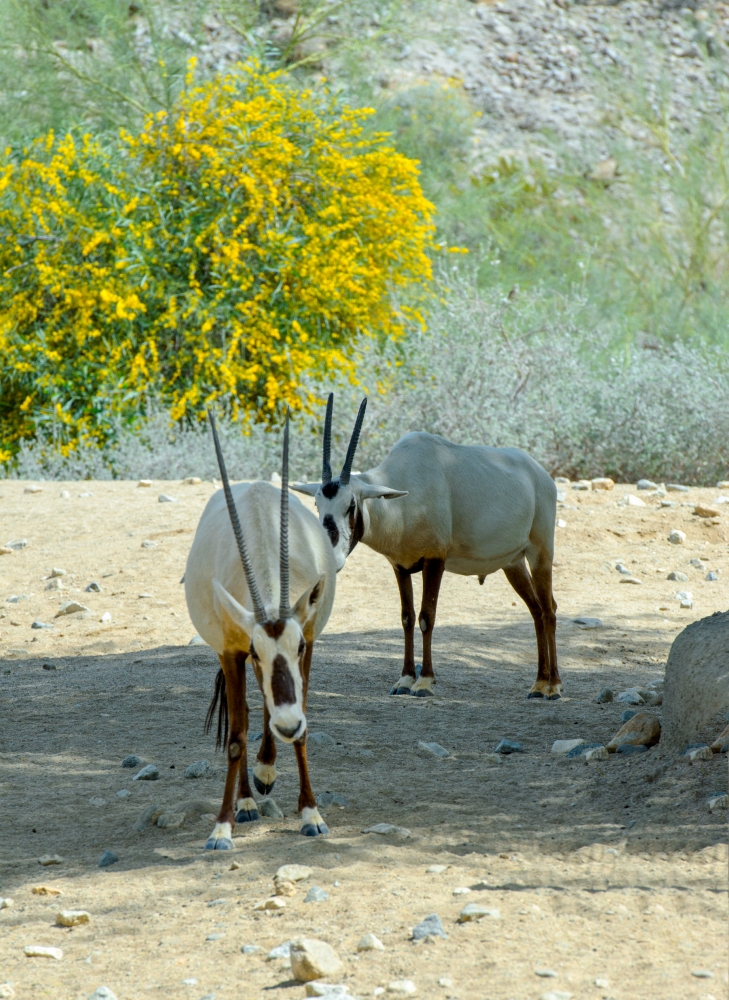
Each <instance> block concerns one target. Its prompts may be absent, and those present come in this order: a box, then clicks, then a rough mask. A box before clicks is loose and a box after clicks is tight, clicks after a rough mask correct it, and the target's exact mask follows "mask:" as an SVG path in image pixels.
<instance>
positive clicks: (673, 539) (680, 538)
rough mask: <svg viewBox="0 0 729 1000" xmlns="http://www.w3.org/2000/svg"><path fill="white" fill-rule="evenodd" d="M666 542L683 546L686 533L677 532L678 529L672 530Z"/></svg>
mask: <svg viewBox="0 0 729 1000" xmlns="http://www.w3.org/2000/svg"><path fill="white" fill-rule="evenodd" d="M668 541H669V542H670V543H671V545H683V543H684V542H685V541H686V532H685V531H679V530H678V528H674V529H673V531H671V532H670V533H669V535H668Z"/></svg>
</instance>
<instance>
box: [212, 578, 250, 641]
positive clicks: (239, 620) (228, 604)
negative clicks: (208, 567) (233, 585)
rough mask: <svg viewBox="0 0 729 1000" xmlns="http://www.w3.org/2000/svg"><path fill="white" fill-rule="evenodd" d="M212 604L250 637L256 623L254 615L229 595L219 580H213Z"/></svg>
mask: <svg viewBox="0 0 729 1000" xmlns="http://www.w3.org/2000/svg"><path fill="white" fill-rule="evenodd" d="M213 605H214V607H215V610H216V611H222V612H224V614H226V615H227V616H228V618H230V620H231V621H232V622H233V624H234V625H237V626H238V628H240V629H243V631H244V632H245V634H246V635H247V636H248V637H249V638H250V636H251V635H252V634H253V626H254V625H255V624H256V616H255V615H254V614H253V612H252V611H248V610H247V609H246V608H244V607H243V605H242V604H239V603H238V602H237V601H236V599H235V598H234V597H231V595H230V594H229V593H228V591H227V590H226V589H225V587H224V586H223V585H222V583H221V582H220V581H219V580H213Z"/></svg>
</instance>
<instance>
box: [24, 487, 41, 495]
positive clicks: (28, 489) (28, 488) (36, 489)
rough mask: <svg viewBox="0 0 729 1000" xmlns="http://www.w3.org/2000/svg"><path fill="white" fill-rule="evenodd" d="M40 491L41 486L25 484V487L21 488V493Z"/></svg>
mask: <svg viewBox="0 0 729 1000" xmlns="http://www.w3.org/2000/svg"><path fill="white" fill-rule="evenodd" d="M42 492H43V487H42V486H26V487H25V489H24V490H23V493H42Z"/></svg>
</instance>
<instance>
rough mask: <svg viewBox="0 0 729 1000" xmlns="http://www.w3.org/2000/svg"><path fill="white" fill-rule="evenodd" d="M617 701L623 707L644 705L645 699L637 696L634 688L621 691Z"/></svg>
mask: <svg viewBox="0 0 729 1000" xmlns="http://www.w3.org/2000/svg"><path fill="white" fill-rule="evenodd" d="M617 701H619V702H620V703H621V704H624V705H645V698H643V697H642V696H641V695H639V694H638V692H637V691H636V690H635V689H634V688H629V689H628V690H627V691H621V692H620V694H619V695H618V697H617Z"/></svg>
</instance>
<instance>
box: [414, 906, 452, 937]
mask: <svg viewBox="0 0 729 1000" xmlns="http://www.w3.org/2000/svg"><path fill="white" fill-rule="evenodd" d="M427 937H440V938H443V939H444V940H446V941H447V940H448V935H447V934H446V932H445V931H444V930H443V924H442V922H441V919H440V917H439V916H438V914H437V913H431V914H430V915H429V916H427V917H426V918H425V920H421V921H420V923H419V924H418V925H417V926H416V927H413V941H422V940H423V939H424V938H427Z"/></svg>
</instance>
